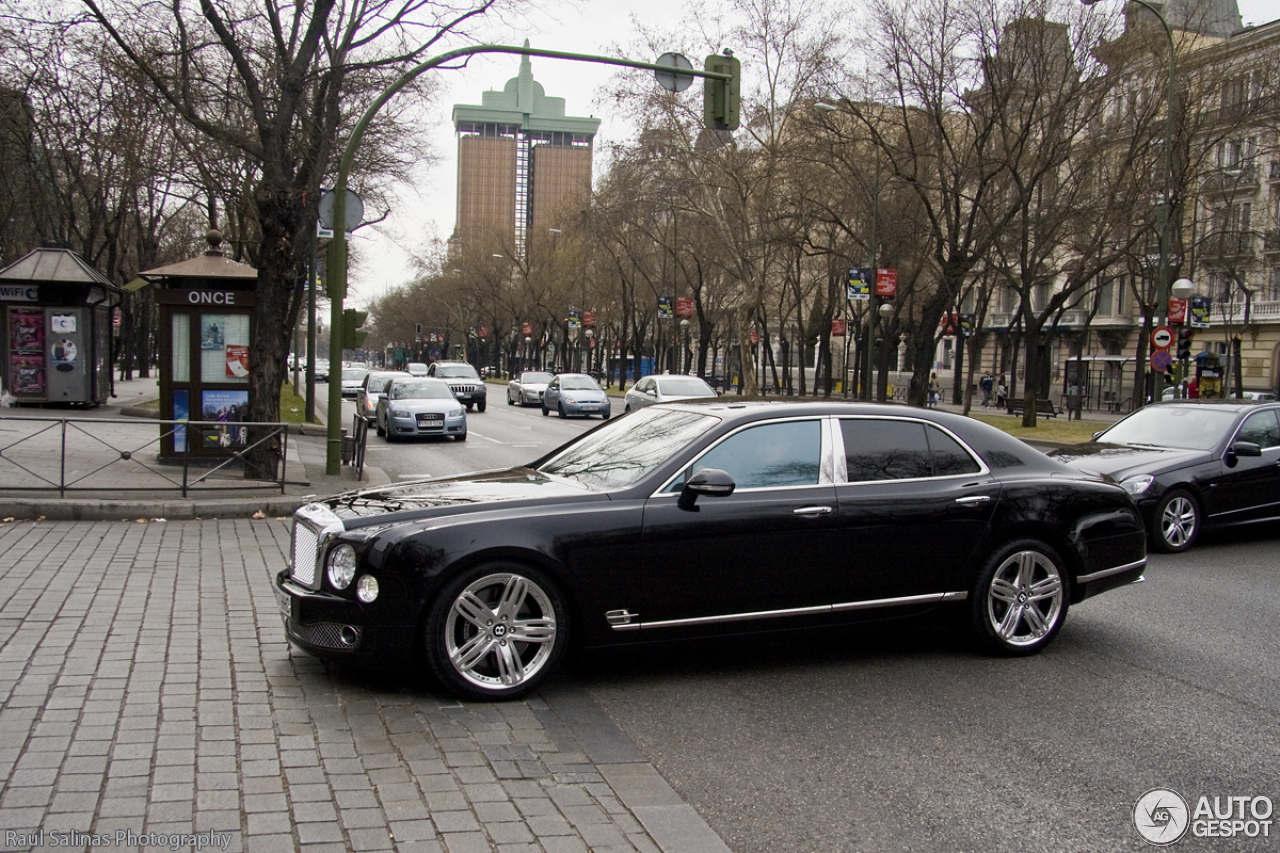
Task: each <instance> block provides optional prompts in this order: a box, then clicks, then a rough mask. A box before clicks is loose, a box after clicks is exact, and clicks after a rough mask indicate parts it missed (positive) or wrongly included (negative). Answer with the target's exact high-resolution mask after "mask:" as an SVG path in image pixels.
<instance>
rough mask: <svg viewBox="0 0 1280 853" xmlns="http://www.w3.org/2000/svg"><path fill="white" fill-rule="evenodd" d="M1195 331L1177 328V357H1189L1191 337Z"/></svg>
mask: <svg viewBox="0 0 1280 853" xmlns="http://www.w3.org/2000/svg"><path fill="white" fill-rule="evenodd" d="M1194 336H1195V332H1194V331H1192V330H1191V329H1187V328H1182V329H1179V330H1178V358H1191V339H1192V337H1194Z"/></svg>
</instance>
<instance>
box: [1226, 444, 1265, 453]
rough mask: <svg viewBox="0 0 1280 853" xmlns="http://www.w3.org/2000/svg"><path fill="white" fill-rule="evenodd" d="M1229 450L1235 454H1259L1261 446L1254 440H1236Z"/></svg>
mask: <svg viewBox="0 0 1280 853" xmlns="http://www.w3.org/2000/svg"><path fill="white" fill-rule="evenodd" d="M1229 452H1230V453H1232V454H1235V455H1236V456H1261V455H1262V446H1261V445H1259V444H1258V443H1257V442H1254V441H1237V442H1236V443H1235V444H1233V445H1231V450H1230V451H1229Z"/></svg>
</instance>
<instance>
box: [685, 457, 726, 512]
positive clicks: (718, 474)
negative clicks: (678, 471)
mask: <svg viewBox="0 0 1280 853" xmlns="http://www.w3.org/2000/svg"><path fill="white" fill-rule="evenodd" d="M735 488H737V484H736V483H735V482H733V477H730V476H729V473H728V472H727V471H722V470H720V469H719V468H703V469H702V470H701V471H698V472H697V473H696V474H694V475H693V476H692V477H690V478H689V479H688V481H687V482H686V483H685V484H684V488H683V489H681V490H680V499H679V500H678V501H677V502H676V505H677V506H678V507H680V508H681V509H685V510H690V511H692V512H697V511H698V506H697V504H698V496H699V495H704V496H706V497H708V498H727V497H729V495H731V494H733V490H734V489H735Z"/></svg>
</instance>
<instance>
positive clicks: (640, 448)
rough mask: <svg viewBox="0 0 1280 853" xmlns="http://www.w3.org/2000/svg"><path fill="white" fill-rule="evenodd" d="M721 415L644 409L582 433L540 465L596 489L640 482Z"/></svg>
mask: <svg viewBox="0 0 1280 853" xmlns="http://www.w3.org/2000/svg"><path fill="white" fill-rule="evenodd" d="M719 422H720V419H719V418H717V417H714V416H712V415H704V414H698V413H693V412H671V411H665V410H662V409H653V408H644V409H640V410H639V411H637V412H634V413H632V414H630V415H627V416H626V417H625V418H620V419H619V420H616V421H613V422H611V423H608V424H606V425H605V426H603V427H600V428H599V429H597V430H595V431H594V432H591V433H590V434H588V435H586V436H584V437H583V438H582V439H581V440H580V441H577V442H575V443H574V444H572V445H570V446H569V447H566V448H565V449H564V450H563V451H562V452H561V453H559V454H558V455H556V456H553V457H551V458H550V459H548V460H547V461H546V462H544V463H543V464H542V465H539V466H538V470H539V471H541V472H542V473H544V474H551V475H554V476H557V477H567V478H569V479H571V480H576V481H578V482H580V483H582V484H583V485H585V486H589V487H591V488H595V489H620V488H623V487H625V486H630V485H632V484H633V483H636V482H638V481H639V480H641V479H642V478H643V477H645V476H647V475H648V474H649V473H651V472H652V471H654V470H655V469H657V468H658V467H659V466H661V465H662V463H664V462H666V461H667V460H668V459H670V458H671V457H672V456H674V455H675V454H677V453H679V452H680V451H681V450H683V449H684V448H685V447H686V446H687V445H688V444H689V442H691V441H693V440H694V439H695V438H697V437H698V436H700V435H702V434H703V433H705V432H707V431H708V430H710V429H712V428H713V427H715V425H716V424H718V423H719Z"/></svg>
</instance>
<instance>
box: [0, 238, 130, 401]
mask: <svg viewBox="0 0 1280 853" xmlns="http://www.w3.org/2000/svg"><path fill="white" fill-rule="evenodd" d="M123 293H124V291H123V290H122V289H121V288H119V287H117V286H116V285H114V284H112V283H111V281H110V280H109V279H107V277H106V276H104V275H103V274H102V273H100V272H98V271H97V270H96V269H94V268H93V267H92V266H90V265H89V264H88V263H87V262H86V261H85V260H84V259H83V258H81V257H80V256H79V255H77V254H76V253H75V252H72V251H71V250H70V249H54V248H43V249H36V250H35V251H34V252H31V253H29V254H27V255H25V256H24V257H22V258H19V259H18V260H16V261H14V262H13V263H12V264H10V265H9V266H7V267H5V268H4V269H3V270H0V315H2V316H0V323H2V325H0V354H2V355H3V361H2V362H0V384H3V386H4V388H5V389H6V390H8V391H9V393H10V394H12V395H13V397H14V399H15V400H16V401H17V402H18V403H31V404H37V403H74V404H78V405H86V406H97V405H101V404H102V403H105V402H106V401H107V398H108V396H110V394H111V391H112V384H111V379H112V375H111V364H112V358H111V310H112V309H113V308H115V307H116V306H117V305H119V304H120V297H121V295H122V294H123Z"/></svg>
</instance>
